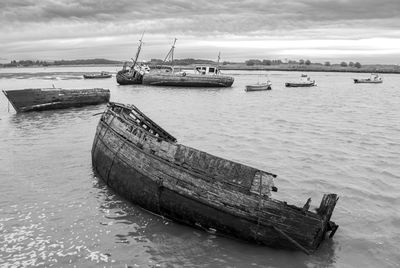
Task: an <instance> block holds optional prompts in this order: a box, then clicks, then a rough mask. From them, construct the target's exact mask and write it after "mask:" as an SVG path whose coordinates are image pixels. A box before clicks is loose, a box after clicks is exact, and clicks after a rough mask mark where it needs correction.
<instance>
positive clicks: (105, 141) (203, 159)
mask: <svg viewBox="0 0 400 268" xmlns="http://www.w3.org/2000/svg"><path fill="white" fill-rule="evenodd" d="M182 123H183V122H182ZM92 165H93V168H94V170H95V172H96V175H98V177H99V178H101V179H103V180H104V181H105V182H106V184H107V185H108V186H109V187H111V188H113V189H114V190H115V191H116V192H117V193H118V194H120V195H121V196H123V197H125V198H127V199H128V200H130V201H131V202H133V203H136V204H138V205H140V206H141V207H143V208H145V209H147V210H150V211H152V212H154V213H157V214H160V215H162V216H165V217H167V218H170V219H173V220H176V221H178V222H181V223H185V224H188V225H191V226H196V227H198V228H201V229H203V230H209V231H212V232H213V233H216V234H222V235H228V236H233V237H237V238H240V239H244V240H249V241H251V242H255V243H259V244H263V245H267V246H271V247H279V248H289V249H297V250H302V251H304V252H306V253H307V254H310V253H311V252H313V251H315V250H316V249H317V248H318V247H319V245H320V244H321V242H322V240H324V238H325V236H326V233H327V232H330V236H329V237H332V236H333V235H334V233H335V232H336V230H337V229H338V225H337V224H335V223H334V222H332V221H331V220H330V219H331V215H332V212H333V210H334V208H335V205H336V202H337V200H338V197H337V195H336V194H324V196H323V198H322V201H321V203H320V205H319V207H318V208H317V209H316V212H314V211H311V210H309V207H310V202H311V199H310V198H309V199H308V200H307V201H306V202H305V205H304V206H302V207H298V206H295V205H289V204H288V203H287V202H285V201H281V200H278V199H276V197H278V196H274V195H273V192H276V191H277V190H278V189H277V188H276V187H275V186H274V182H273V179H274V178H275V177H276V175H274V174H272V173H269V172H266V171H262V170H259V169H257V168H253V167H250V166H247V165H244V164H240V163H238V162H234V161H230V160H227V159H224V158H221V157H217V156H214V155H212V154H209V153H207V152H204V151H200V150H197V149H194V148H191V147H188V146H185V145H183V144H179V143H177V140H176V138H175V137H173V136H172V135H171V134H169V133H168V132H167V131H165V130H164V129H162V128H161V127H160V126H159V125H158V124H156V123H155V122H154V121H152V120H151V119H150V118H149V117H147V116H146V115H145V114H143V113H142V112H141V111H140V110H139V109H138V108H136V107H135V106H133V105H124V104H120V103H109V104H108V106H107V108H106V110H105V111H104V113H102V116H101V119H100V121H99V123H98V125H97V130H96V134H95V137H94V141H93V146H92Z"/></svg>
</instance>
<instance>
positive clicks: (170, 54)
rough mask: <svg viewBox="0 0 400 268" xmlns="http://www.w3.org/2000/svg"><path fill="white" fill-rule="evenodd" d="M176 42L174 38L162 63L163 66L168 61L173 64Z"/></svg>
mask: <svg viewBox="0 0 400 268" xmlns="http://www.w3.org/2000/svg"><path fill="white" fill-rule="evenodd" d="M176 40H178V39H176V38H175V39H174V43H173V44H172V47H171V49H170V50H169V51H168V54H167V56H165V59H164V61H163V64H164V63H165V62H166V61H167V60H168V59H171V65H173V64H174V49H175V43H176Z"/></svg>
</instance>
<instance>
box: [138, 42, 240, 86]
mask: <svg viewBox="0 0 400 268" xmlns="http://www.w3.org/2000/svg"><path fill="white" fill-rule="evenodd" d="M175 42H176V39H175V40H174V43H173V45H172V48H171V49H170V51H169V52H168V54H167V56H166V57H165V59H164V61H163V63H165V62H166V61H167V60H169V61H170V62H171V63H172V64H173V60H174V48H175ZM219 59H220V55H218V64H217V65H216V66H208V65H198V66H195V68H194V70H193V72H187V71H181V70H179V71H176V68H174V67H173V66H170V67H169V68H166V69H165V68H164V69H161V70H159V69H157V68H155V69H154V70H152V71H150V73H148V74H146V75H144V77H143V84H145V85H152V86H174V87H230V86H232V84H233V81H234V78H233V77H231V76H226V75H221V71H220V68H219V66H218V65H219Z"/></svg>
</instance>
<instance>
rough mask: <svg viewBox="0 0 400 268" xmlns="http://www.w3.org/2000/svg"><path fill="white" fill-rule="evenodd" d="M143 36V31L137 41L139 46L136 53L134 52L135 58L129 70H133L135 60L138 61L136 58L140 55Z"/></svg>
mask: <svg viewBox="0 0 400 268" xmlns="http://www.w3.org/2000/svg"><path fill="white" fill-rule="evenodd" d="M143 36H144V31H143V33H142V36H141V37H140V40H139V46H138V49H137V51H136V56H135V59H134V60H133V59H132V60H133V66H132V67H131V69H133V68H134V67H135V65H136V63H137V60H138V58H139V54H140V50H141V49H142V45H143V41H142V40H143Z"/></svg>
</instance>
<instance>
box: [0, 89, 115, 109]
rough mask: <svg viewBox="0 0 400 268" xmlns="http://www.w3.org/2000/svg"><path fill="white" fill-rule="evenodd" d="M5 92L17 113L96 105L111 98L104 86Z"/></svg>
mask: <svg viewBox="0 0 400 268" xmlns="http://www.w3.org/2000/svg"><path fill="white" fill-rule="evenodd" d="M3 93H4V94H5V95H6V97H7V98H8V100H9V101H10V103H11V104H12V106H13V107H14V109H15V111H16V112H17V113H21V112H29V111H42V110H52V109H63V108H69V107H80V106H85V105H95V104H100V103H105V102H108V101H109V100H110V90H109V89H103V88H89V89H61V88H29V89H18V90H3Z"/></svg>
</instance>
